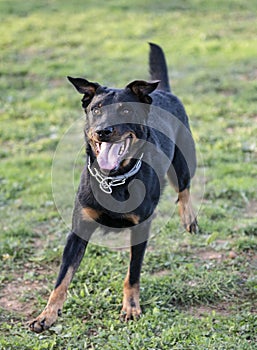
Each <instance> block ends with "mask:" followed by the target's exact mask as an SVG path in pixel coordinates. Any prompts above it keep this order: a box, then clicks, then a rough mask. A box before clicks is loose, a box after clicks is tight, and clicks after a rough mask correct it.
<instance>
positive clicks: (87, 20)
mask: <svg viewBox="0 0 257 350" xmlns="http://www.w3.org/2000/svg"><path fill="white" fill-rule="evenodd" d="M256 13H257V2H256V1H254V0H249V1H243V0H228V1H221V0H217V1H214V2H210V1H207V0H180V1H178V0H174V1H162V2H156V1H153V0H145V1H135V0H131V1H125V0H121V1H114V0H110V1H104V0H94V1H93V0H88V1H84V0H73V1H68V0H62V1H61V0H40V1H37V0H29V1H24V2H23V1H20V0H0V20H1V22H0V23H1V24H0V38H1V40H0V55H1V61H0V89H1V94H0V118H1V129H0V138H1V141H0V142H1V143H0V158H1V167H0V185H1V194H0V217H1V231H0V269H1V273H0V283H1V289H0V349H4V350H6V349H28V350H31V349H35V350H37V349H67V350H68V349H71V350H75V349H78V350H81V349H110V350H113V349H119V350H120V349H135V350H139V349H140V350H142V349H143V350H154V349H155V350H156V349H158V350H163V349H165V350H166V349H167V350H170V349H176V350H177V349H182V350H191V349H196V350H206V349H208V350H209V349H211V350H212V349H215V350H228V349H231V350H235V349H240V350H241V349H242V350H243V349H245V350H250V349H256V344H257V253H256V249H257V217H256V213H257V141H256V140H257V137H256V136H257V108H256V105H257V39H256V38H257V30H256ZM148 41H152V42H155V43H158V44H159V45H161V46H162V47H163V48H164V50H165V53H166V56H167V61H168V65H169V72H170V78H171V84H172V87H173V91H174V93H175V94H177V95H178V96H179V97H180V98H181V100H182V101H183V103H184V104H185V106H186V109H187V112H188V114H189V116H190V120H191V126H192V130H193V133H194V137H195V140H196V143H197V147H198V151H199V170H198V174H197V176H196V179H195V182H194V183H193V197H194V199H195V202H196V207H197V209H198V210H199V215H198V216H199V219H198V220H199V225H200V232H199V234H198V235H189V234H188V233H185V232H183V230H182V229H181V226H180V222H179V217H178V215H177V213H176V212H174V211H176V210H175V209H174V208H175V205H174V201H175V196H174V193H173V192H172V191H171V190H170V189H167V191H166V192H165V194H164V196H163V199H162V201H161V203H160V206H159V209H158V215H157V218H156V220H155V222H154V224H153V229H152V231H153V232H152V237H151V240H150V242H149V247H148V251H147V254H146V258H145V261H144V266H143V273H142V280H141V304H142V308H143V316H142V317H141V318H140V320H138V321H136V322H129V323H122V322H120V320H119V312H120V308H121V301H122V283H123V279H124V277H125V274H126V271H127V265H128V261H129V252H128V250H125V249H119V250H118V249H110V248H109V247H105V246H99V245H96V244H91V245H90V246H89V249H88V251H87V253H86V256H85V258H84V260H83V263H82V264H81V266H80V269H79V271H78V273H77V274H76V275H75V278H74V280H73V282H72V284H71V287H70V289H69V296H68V300H67V302H66V304H65V307H64V310H63V316H62V317H61V318H59V320H58V322H57V323H56V324H55V326H54V327H52V328H51V329H50V330H49V331H47V332H45V333H43V334H40V335H37V334H34V333H31V332H30V331H29V330H28V328H27V325H26V322H27V321H28V320H30V319H31V318H32V317H33V316H36V315H37V314H38V313H39V311H41V310H42V308H43V307H44V305H45V302H46V300H47V297H48V295H49V293H50V291H51V289H52V287H53V284H54V281H55V277H56V275H57V271H58V266H59V263H60V259H61V254H62V249H63V245H64V242H65V238H66V234H67V231H68V229H67V227H66V224H65V223H64V222H63V220H62V218H61V216H60V214H59V212H58V210H57V208H56V205H55V202H54V198H53V194H52V182H51V168H52V160H53V156H54V153H55V150H56V147H57V145H58V144H59V142H60V140H61V137H62V136H63V134H64V133H65V131H66V130H67V129H68V128H69V127H70V126H71V125H72V124H73V123H74V122H75V121H76V120H78V118H79V117H80V116H81V115H82V112H81V110H80V102H79V99H80V96H79V95H77V94H76V93H75V91H74V89H73V88H72V87H71V85H70V84H68V82H67V80H66V76H67V75H71V76H84V77H87V78H88V79H89V80H92V81H98V82H99V83H102V84H106V85H110V86H117V87H123V86H125V85H126V84H127V83H128V82H130V81H132V80H134V79H147V78H148V66H147V60H148V59H147V55H148V46H147V42H148ZM67 158H68V157H67ZM62 165H63V164H62ZM61 170H62V168H61ZM78 173H79V166H78V169H77V173H76V174H75V178H76V179H75V184H76V183H77V179H78V176H79V175H78ZM202 194H203V198H202ZM71 196H72V194H71ZM58 209H59V208H58ZM65 210H67V211H68V212H69V210H70V206H69V203H67V208H65Z"/></svg>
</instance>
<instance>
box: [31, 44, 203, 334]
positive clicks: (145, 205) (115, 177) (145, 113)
mask: <svg viewBox="0 0 257 350" xmlns="http://www.w3.org/2000/svg"><path fill="white" fill-rule="evenodd" d="M149 65H150V75H151V81H144V80H135V81H133V82H131V83H129V84H128V85H127V86H126V87H125V88H124V89H114V88H108V87H104V86H101V85H99V84H98V83H94V82H90V81H88V80H86V79H82V78H72V77H68V80H69V81H70V83H71V84H72V85H73V86H74V87H75V89H76V90H77V91H78V92H79V93H80V94H82V95H83V97H82V100H81V101H82V107H83V109H84V111H85V115H86V123H85V129H84V132H85V143H86V158H87V163H86V166H85V168H84V170H83V172H82V175H81V181H80V185H79V188H78V192H77V196H76V200H75V206H74V211H73V220H72V230H71V233H70V234H69V236H68V238H67V242H66V246H65V248H64V252H63V257H62V264H61V267H60V271H59V275H58V278H57V281H56V284H55V287H54V289H53V291H52V293H51V295H50V297H49V300H48V303H47V305H46V307H45V309H44V310H43V312H42V313H41V314H40V315H39V316H38V317H37V318H35V319H34V320H32V321H31V322H30V323H29V327H30V329H31V330H32V331H34V332H37V333H40V332H42V331H44V330H46V329H48V328H50V327H51V326H52V325H53V324H54V322H55V321H56V320H57V318H58V316H59V315H61V312H62V308H63V304H64V302H65V299H66V295H67V290H68V286H69V284H70V282H71V280H72V277H73V275H74V273H75V272H76V270H77V269H78V267H79V264H80V262H81V260H82V258H83V255H84V253H85V250H86V247H87V244H88V242H89V240H90V237H91V235H92V234H93V232H94V231H95V230H96V229H97V227H99V226H101V228H103V230H104V231H105V232H108V231H109V230H115V229H116V230H123V229H127V230H128V229H129V230H130V232H131V233H130V234H131V237H130V239H131V247H130V263H129V267H128V272H127V275H126V278H125V281H124V289H123V305H122V311H121V317H122V319H123V320H126V321H128V320H130V319H134V318H137V317H139V316H140V315H141V308H140V304H139V286H140V272H141V267H142V262H143V258H144V253H145V250H146V246H147V240H148V237H149V230H150V225H151V221H152V218H153V214H154V211H155V208H156V206H157V204H158V201H159V198H160V196H161V194H162V191H163V188H164V185H165V182H166V180H165V179H166V177H168V180H169V181H170V182H171V184H172V185H173V187H174V188H175V191H176V192H177V194H178V201H177V202H178V206H179V213H180V216H181V220H182V223H183V225H184V227H185V228H186V230H187V231H189V232H196V231H197V227H198V226H197V218H196V215H195V214H194V211H193V208H192V204H191V197H190V181H191V178H192V177H193V175H194V173H195V169H196V153H195V145H194V141H193V138H192V134H191V131H190V127H189V121H188V117H187V114H186V112H185V109H184V107H183V105H182V103H181V102H180V100H179V99H178V98H177V97H176V96H175V95H174V94H172V93H171V89H170V85H169V79H168V73H167V65H166V60H165V56H164V53H163V51H162V49H161V48H160V47H159V46H158V45H156V44H153V43H150V55H149ZM166 175H167V176H166Z"/></svg>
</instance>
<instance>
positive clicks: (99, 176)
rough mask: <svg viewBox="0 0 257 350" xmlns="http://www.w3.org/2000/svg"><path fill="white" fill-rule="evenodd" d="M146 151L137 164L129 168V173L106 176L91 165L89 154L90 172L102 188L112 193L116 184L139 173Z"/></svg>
mask: <svg viewBox="0 0 257 350" xmlns="http://www.w3.org/2000/svg"><path fill="white" fill-rule="evenodd" d="M143 155H144V153H142V154H141V156H140V158H139V159H138V161H137V162H136V164H135V165H134V166H133V168H132V169H131V170H129V171H128V172H127V173H125V174H122V175H117V176H105V175H104V174H103V173H101V171H100V170H98V169H96V168H95V167H92V166H91V160H90V156H88V165H87V168H88V171H89V172H90V174H91V175H92V176H93V177H94V178H95V179H96V181H97V182H98V183H99V187H100V189H101V190H102V191H103V192H104V193H107V194H111V193H112V187H114V186H120V185H124V184H125V182H126V180H127V179H128V178H130V177H131V176H133V175H135V174H136V173H138V171H139V170H140V168H141V165H142V158H143Z"/></svg>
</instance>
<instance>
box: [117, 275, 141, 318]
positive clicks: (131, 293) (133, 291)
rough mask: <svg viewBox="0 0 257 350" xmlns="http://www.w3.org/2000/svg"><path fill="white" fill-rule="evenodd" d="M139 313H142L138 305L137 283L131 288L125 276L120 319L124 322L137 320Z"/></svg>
mask: <svg viewBox="0 0 257 350" xmlns="http://www.w3.org/2000/svg"><path fill="white" fill-rule="evenodd" d="M141 313H142V311H141V308H140V305H139V283H136V284H134V285H133V286H131V285H130V284H129V275H128V274H127V277H126V278H125V281H124V289H123V305H122V310H121V318H122V319H123V320H124V321H128V320H130V319H135V318H138V317H139V316H140V315H141Z"/></svg>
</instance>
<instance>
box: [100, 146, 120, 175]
mask: <svg viewBox="0 0 257 350" xmlns="http://www.w3.org/2000/svg"><path fill="white" fill-rule="evenodd" d="M121 145H122V143H108V142H102V144H101V149H100V153H99V154H98V156H97V162H98V164H99V166H100V168H101V169H105V170H113V169H115V168H116V167H117V166H118V165H119V159H120V156H119V151H120V148H121Z"/></svg>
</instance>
